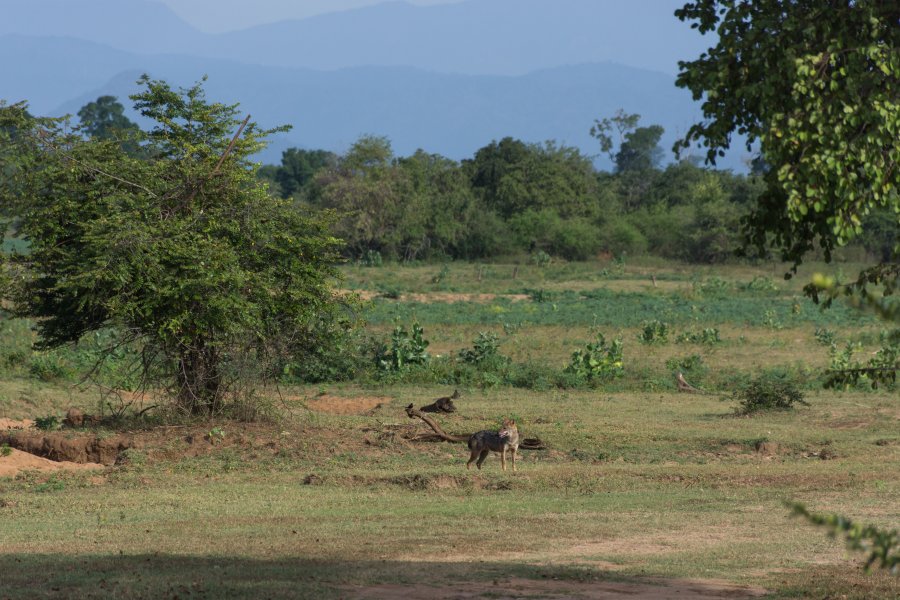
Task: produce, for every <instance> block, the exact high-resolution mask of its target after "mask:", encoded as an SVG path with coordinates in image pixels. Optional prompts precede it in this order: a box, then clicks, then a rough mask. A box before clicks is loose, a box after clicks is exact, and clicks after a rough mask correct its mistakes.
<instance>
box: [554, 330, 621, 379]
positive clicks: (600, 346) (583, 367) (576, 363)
mask: <svg viewBox="0 0 900 600" xmlns="http://www.w3.org/2000/svg"><path fill="white" fill-rule="evenodd" d="M565 372H566V373H570V374H573V375H575V376H576V377H577V378H579V379H582V380H584V381H587V382H591V383H594V382H601V381H610V380H612V379H615V378H616V377H621V376H622V375H624V373H625V368H624V366H623V363H622V340H619V339H616V340H613V342H612V343H611V344H607V343H606V338H604V337H603V334H602V333H598V334H597V341H596V342H594V343H589V344H587V345H586V346H585V347H584V348H582V349H578V350H576V351H575V352H573V353H572V361H571V362H570V363H569V366H568V367H566V369H565Z"/></svg>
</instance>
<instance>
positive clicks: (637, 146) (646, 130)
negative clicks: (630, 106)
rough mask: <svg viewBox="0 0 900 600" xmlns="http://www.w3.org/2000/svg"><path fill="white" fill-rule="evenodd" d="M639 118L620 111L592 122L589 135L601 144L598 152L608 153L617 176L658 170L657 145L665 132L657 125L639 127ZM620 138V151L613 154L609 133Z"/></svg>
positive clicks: (660, 151) (661, 151) (612, 141)
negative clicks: (613, 133)
mask: <svg viewBox="0 0 900 600" xmlns="http://www.w3.org/2000/svg"><path fill="white" fill-rule="evenodd" d="M640 119H641V116H640V115H638V114H631V115H630V114H627V113H625V111H623V110H621V109H620V110H619V111H617V112H616V114H615V115H614V116H613V117H611V118H604V119H603V120H602V121H594V125H593V126H592V127H591V135H592V136H593V137H595V138H597V140H598V141H599V142H600V150H602V151H603V152H604V153H606V154H608V155H609V157H610V159H611V160H612V161H613V163H614V164H615V165H616V172H617V173H626V172H635V171H637V172H642V171H648V170H650V169H656V168H658V167H659V163H660V162H661V161H662V158H663V150H662V148H661V147H660V145H659V140H660V139H661V138H662V135H663V133H665V130H664V129H663V128H662V127H661V126H659V125H651V126H649V127H638V126H637V125H638V122H639V121H640ZM613 130H615V131H616V132H617V133H618V137H619V150H618V152H616V153H613V148H614V147H615V144H616V143H615V141H614V140H613V138H612V135H611V133H612V132H613Z"/></svg>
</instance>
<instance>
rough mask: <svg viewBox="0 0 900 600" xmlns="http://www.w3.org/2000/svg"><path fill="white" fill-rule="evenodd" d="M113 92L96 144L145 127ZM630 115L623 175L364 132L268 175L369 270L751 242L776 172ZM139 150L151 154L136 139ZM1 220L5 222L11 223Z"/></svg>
mask: <svg viewBox="0 0 900 600" xmlns="http://www.w3.org/2000/svg"><path fill="white" fill-rule="evenodd" d="M123 111H124V109H123V107H122V105H121V104H120V103H119V102H118V101H117V100H116V98H114V97H112V96H102V97H100V98H98V99H97V101H96V102H91V103H88V104H86V105H85V106H84V107H82V109H81V110H80V111H79V112H78V116H79V118H80V120H81V125H82V127H83V129H82V131H83V132H84V133H85V134H86V135H87V136H89V137H95V138H100V139H130V138H129V137H128V136H127V135H123V134H124V133H127V132H131V131H134V130H137V125H136V124H134V123H132V122H131V121H129V120H128V119H127V117H125V116H124V112H123ZM639 120H640V116H639V115H637V114H627V113H625V112H624V111H618V112H617V113H616V115H614V116H612V117H610V118H604V119H602V120H598V121H595V123H594V125H593V127H591V130H590V132H591V135H592V136H594V137H595V138H596V139H597V141H598V150H599V151H600V152H602V153H604V154H606V155H608V156H609V158H610V159H611V161H612V163H613V165H614V168H613V170H612V172H605V171H598V170H597V169H596V168H595V167H594V164H593V161H592V159H591V157H589V156H586V155H584V154H582V153H581V152H580V151H579V150H578V149H576V148H571V147H567V146H562V145H558V144H556V143H555V142H546V143H544V144H530V143H525V142H522V141H520V140H517V139H514V138H511V137H507V138H504V139H502V140H500V141H499V142H498V141H494V142H491V143H490V144H488V145H487V146H484V147H483V148H481V149H479V150H478V151H476V152H475V154H474V156H473V157H472V158H470V159H465V160H463V161H461V162H458V161H455V160H452V159H449V158H446V157H444V156H441V155H438V154H429V153H427V152H425V151H423V150H419V151H417V152H415V153H414V154H413V155H411V156H407V157H398V156H395V155H394V152H393V150H392V149H391V144H390V141H389V140H388V139H387V138H384V137H377V136H363V137H361V138H360V139H359V140H358V141H357V142H356V143H355V144H353V146H352V147H351V148H350V149H349V150H348V151H347V152H346V153H345V154H344V155H338V154H335V153H333V152H329V151H326V150H305V149H298V148H290V149H288V150H286V151H285V152H284V153H283V154H282V159H281V164H280V165H266V166H263V167H261V168H260V169H259V172H258V176H259V177H260V178H261V179H263V180H265V181H267V182H268V183H269V186H270V191H271V192H272V193H273V194H276V195H278V196H280V197H282V198H287V199H294V200H295V201H296V202H297V205H298V208H301V209H305V210H313V211H320V210H328V211H332V212H334V213H335V214H336V215H337V222H336V224H335V232H334V233H335V235H337V236H338V237H341V238H343V239H344V240H345V242H346V246H345V249H344V252H345V255H346V256H347V258H350V259H353V260H362V261H382V260H389V261H411V260H440V259H485V258H492V257H499V256H514V255H522V254H526V253H527V254H531V255H533V256H534V257H536V258H537V259H541V258H542V257H543V258H546V256H545V255H549V256H552V257H559V258H564V259H567V260H584V259H589V258H592V257H595V256H597V255H598V254H600V253H606V254H609V255H613V256H623V255H639V254H651V255H655V256H660V257H663V258H669V259H677V260H683V261H686V262H691V263H716V262H721V261H724V260H727V259H728V258H730V257H733V256H734V252H735V250H736V249H737V248H738V247H739V246H740V245H741V218H742V217H743V216H745V215H747V214H748V213H749V212H750V211H751V210H752V209H753V207H754V206H755V205H756V202H757V199H758V198H759V196H760V194H761V193H762V192H763V190H764V189H765V184H764V181H763V179H764V177H765V176H766V168H765V165H763V164H759V163H754V164H753V165H752V170H751V173H750V174H748V175H743V174H735V173H733V172H731V171H720V170H716V169H711V168H706V167H704V166H702V165H701V164H699V162H698V161H696V160H692V159H688V160H681V161H678V162H675V163H672V164H670V165H668V166H665V167H661V166H660V164H661V162H662V159H663V157H664V155H665V152H664V150H663V149H662V148H661V147H660V145H659V141H660V139H661V137H662V134H663V128H662V127H660V126H659V125H650V126H646V127H644V126H639ZM128 143H129V144H131V146H129V147H128V148H126V149H127V150H129V151H130V152H133V153H135V154H137V155H140V152H141V148H140V147H139V146H136V145H134V143H133V142H128ZM0 216H2V214H0ZM893 219H894V217H893V216H892V215H891V214H889V213H888V210H887V209H882V210H881V211H880V212H879V211H874V212H873V213H871V214H869V215H868V216H867V217H866V220H865V223H864V224H863V225H864V229H865V231H866V232H867V235H868V237H867V238H866V239H864V240H862V242H861V245H862V246H863V249H864V250H865V251H866V252H868V253H871V254H875V255H876V256H878V257H879V258H884V257H889V256H890V253H891V249H892V245H893V243H894V239H893V237H894V235H895V227H894V225H893V223H894V221H893Z"/></svg>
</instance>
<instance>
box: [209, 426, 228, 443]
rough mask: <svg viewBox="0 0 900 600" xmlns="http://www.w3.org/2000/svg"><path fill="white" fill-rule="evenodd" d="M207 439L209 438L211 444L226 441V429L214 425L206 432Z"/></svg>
mask: <svg viewBox="0 0 900 600" xmlns="http://www.w3.org/2000/svg"><path fill="white" fill-rule="evenodd" d="M206 439H207V440H209V443H210V444H215V443H216V442H223V441H225V430H224V429H222V428H221V427H213V428H212V429H210V430H209V433H207V434H206Z"/></svg>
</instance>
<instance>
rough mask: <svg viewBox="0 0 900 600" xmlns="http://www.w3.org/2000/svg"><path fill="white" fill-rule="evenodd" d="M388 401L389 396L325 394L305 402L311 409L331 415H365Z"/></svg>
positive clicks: (389, 399)
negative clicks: (350, 396) (346, 396)
mask: <svg viewBox="0 0 900 600" xmlns="http://www.w3.org/2000/svg"><path fill="white" fill-rule="evenodd" d="M390 401H391V398H388V397H387V396H355V397H352V398H345V397H342V396H330V395H328V394H325V395H322V396H316V397H315V398H312V399H310V400H307V401H306V404H307V406H309V407H310V408H311V409H312V410H315V411H318V412H324V413H329V414H332V415H365V414H368V413H370V412H372V411H373V410H375V409H376V408H378V407H379V406H382V405H383V404H387V403H388V402H390Z"/></svg>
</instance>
